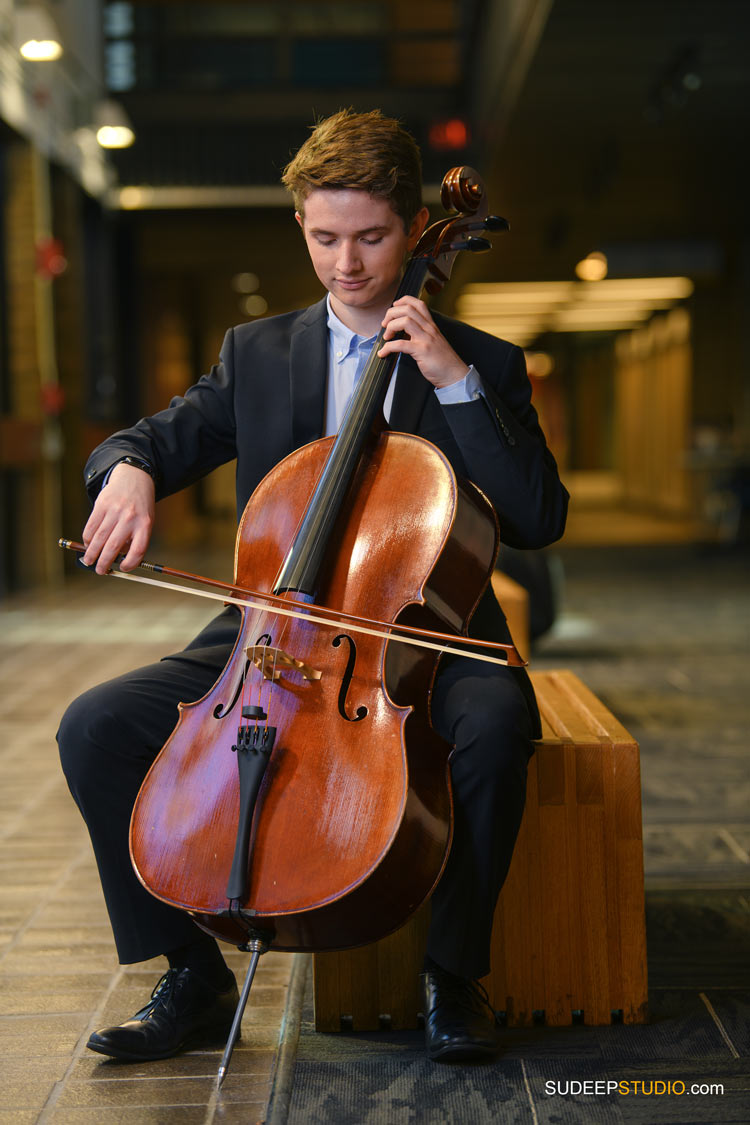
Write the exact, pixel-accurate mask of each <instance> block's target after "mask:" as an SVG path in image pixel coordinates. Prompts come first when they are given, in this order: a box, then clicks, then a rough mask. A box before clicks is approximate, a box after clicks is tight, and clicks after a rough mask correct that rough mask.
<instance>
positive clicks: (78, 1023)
mask: <svg viewBox="0 0 750 1125" xmlns="http://www.w3.org/2000/svg"><path fill="white" fill-rule="evenodd" d="M87 1023H88V1015H86V1014H85V1013H79V1012H73V1013H70V1012H64V1013H62V1014H59V1015H40V1016H37V1015H22V1016H0V1058H4V1057H8V1058H10V1057H20V1058H23V1057H24V1056H25V1055H28V1054H29V1053H32V1054H34V1055H40V1054H41V1055H45V1056H46V1055H59V1054H61V1053H64V1052H70V1053H71V1054H72V1052H73V1049H74V1048H75V1046H76V1044H77V1042H78V1040H79V1039H80V1037H81V1034H82V1033H83V1030H84V1028H85V1027H86V1025H87Z"/></svg>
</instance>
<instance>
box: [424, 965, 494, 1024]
mask: <svg viewBox="0 0 750 1125" xmlns="http://www.w3.org/2000/svg"><path fill="white" fill-rule="evenodd" d="M433 973H434V974H435V975H436V976H438V977H439V979H440V987H441V989H442V990H443V992H444V993H448V994H449V995H451V996H455V997H456V998H458V999H466V998H467V994H468V996H470V997H471V999H472V1000H473V1001H474V1002H475V1003H476V1004H479V1005H480V1006H481V1007H483V1008H486V1009H487V1011H488V1012H489V1014H490V1015H491V1016H492V1018H493V1020H494V1019H496V1018H497V1013H496V1012H495V1009H494V1008H493V1007H492V1003H491V1001H490V997H489V993H488V992H487V989H486V988H485V987H484V985H483V984H481V983H480V982H479V981H478V980H471V979H470V978H467V977H459V976H456V974H455V973H449V972H448V971H447V970H446V969H438V970H437V971H435V970H433Z"/></svg>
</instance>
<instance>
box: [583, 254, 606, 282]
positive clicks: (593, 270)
mask: <svg viewBox="0 0 750 1125" xmlns="http://www.w3.org/2000/svg"><path fill="white" fill-rule="evenodd" d="M576 273H577V275H578V277H580V279H581V281H602V280H603V278H605V277H606V276H607V258H606V255H604V254H602V252H601V250H592V251H591V253H590V254H587V255H586V257H585V258H582V259H581V261H580V262H579V263H578V265H577V266H576Z"/></svg>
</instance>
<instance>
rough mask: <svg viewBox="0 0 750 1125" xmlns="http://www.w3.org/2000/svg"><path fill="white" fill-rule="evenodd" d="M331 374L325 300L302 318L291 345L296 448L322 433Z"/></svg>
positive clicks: (308, 310)
mask: <svg viewBox="0 0 750 1125" xmlns="http://www.w3.org/2000/svg"><path fill="white" fill-rule="evenodd" d="M327 375H328V325H327V320H326V303H325V300H322V301H319V302H318V303H317V304H316V305H311V306H310V308H309V309H307V310H306V312H305V313H304V314H303V315H302V316H301V317H300V319H299V320H298V322H297V326H296V328H295V329H294V331H293V333H292V338H291V342H290V347H289V386H290V394H291V401H292V442H293V447H294V448H295V449H296V448H298V447H299V446H300V445H307V443H308V442H310V441H315V439H316V438H319V437H320V436H321V434H322V433H323V425H324V416H325V389H326V378H327Z"/></svg>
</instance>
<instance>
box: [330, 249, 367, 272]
mask: <svg viewBox="0 0 750 1125" xmlns="http://www.w3.org/2000/svg"><path fill="white" fill-rule="evenodd" d="M361 264H362V263H361V259H360V256H359V248H358V246H357V243H356V242H349V241H344V242H342V243H341V246H340V247H339V256H338V260H337V262H336V265H337V267H338V270H339V272H340V273H356V272H357V270H358V269H359V268H360V266H361Z"/></svg>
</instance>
